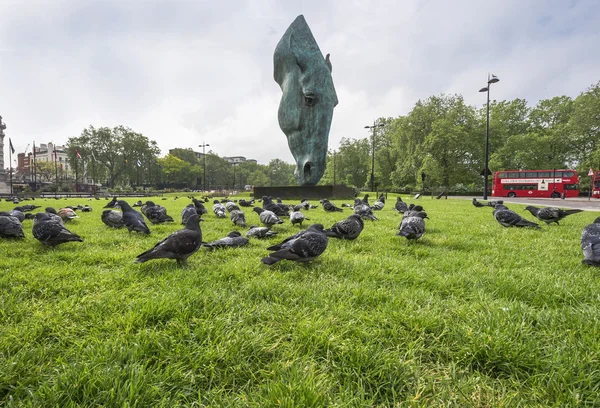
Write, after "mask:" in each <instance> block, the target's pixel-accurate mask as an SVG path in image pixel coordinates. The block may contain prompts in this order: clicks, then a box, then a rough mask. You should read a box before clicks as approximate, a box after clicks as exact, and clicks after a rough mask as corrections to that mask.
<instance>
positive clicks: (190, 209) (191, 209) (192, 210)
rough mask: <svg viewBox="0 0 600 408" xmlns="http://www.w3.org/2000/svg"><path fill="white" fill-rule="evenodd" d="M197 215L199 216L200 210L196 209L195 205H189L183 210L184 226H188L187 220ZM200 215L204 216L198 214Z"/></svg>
mask: <svg viewBox="0 0 600 408" xmlns="http://www.w3.org/2000/svg"><path fill="white" fill-rule="evenodd" d="M196 214H198V210H197V209H196V207H195V206H194V204H188V205H187V206H186V207H185V208H184V209H183V210H181V224H182V225H185V224H187V220H188V219H189V218H190V217H193V216H194V215H196ZM198 215H202V214H198Z"/></svg>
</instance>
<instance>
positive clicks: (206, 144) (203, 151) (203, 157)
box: [198, 143, 210, 193]
mask: <svg viewBox="0 0 600 408" xmlns="http://www.w3.org/2000/svg"><path fill="white" fill-rule="evenodd" d="M206 146H210V145H209V144H208V143H202V144H201V145H199V146H198V147H201V148H202V160H203V162H204V165H203V167H204V170H203V174H204V188H203V189H202V190H203V191H204V192H205V193H206V152H205V150H204V148H205V147H206Z"/></svg>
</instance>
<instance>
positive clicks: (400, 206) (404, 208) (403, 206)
mask: <svg viewBox="0 0 600 408" xmlns="http://www.w3.org/2000/svg"><path fill="white" fill-rule="evenodd" d="M394 209H395V210H396V211H398V212H399V213H404V211H407V210H408V205H407V204H406V203H405V202H404V201H402V197H400V196H398V197H396V204H394Z"/></svg>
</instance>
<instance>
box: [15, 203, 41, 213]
mask: <svg viewBox="0 0 600 408" xmlns="http://www.w3.org/2000/svg"><path fill="white" fill-rule="evenodd" d="M40 207H41V206H40V205H33V204H25V205H21V206H19V207H15V210H17V211H21V212H22V213H26V212H30V211H33V210H35V209H38V208H40Z"/></svg>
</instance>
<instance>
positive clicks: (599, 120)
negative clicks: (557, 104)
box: [568, 81, 600, 170]
mask: <svg viewBox="0 0 600 408" xmlns="http://www.w3.org/2000/svg"><path fill="white" fill-rule="evenodd" d="M568 131H569V134H570V135H571V142H572V151H571V152H572V157H571V161H573V162H577V163H579V170H587V168H589V167H592V168H595V169H598V168H600V81H599V82H598V83H596V84H594V85H592V86H591V87H589V88H588V89H586V90H585V91H584V92H582V93H581V94H580V95H579V96H578V97H577V98H576V99H575V101H574V103H573V113H572V116H571V120H570V121H569V125H568Z"/></svg>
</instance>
